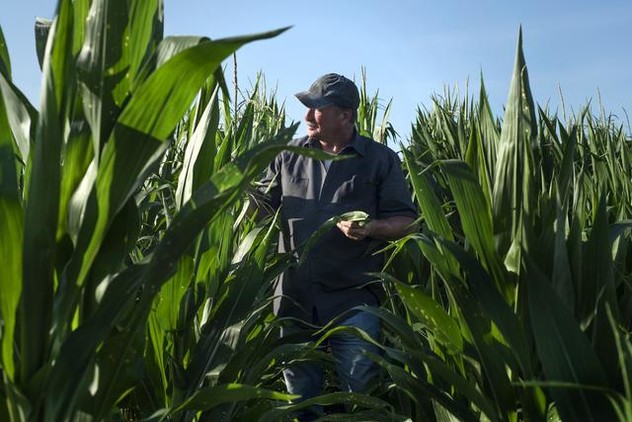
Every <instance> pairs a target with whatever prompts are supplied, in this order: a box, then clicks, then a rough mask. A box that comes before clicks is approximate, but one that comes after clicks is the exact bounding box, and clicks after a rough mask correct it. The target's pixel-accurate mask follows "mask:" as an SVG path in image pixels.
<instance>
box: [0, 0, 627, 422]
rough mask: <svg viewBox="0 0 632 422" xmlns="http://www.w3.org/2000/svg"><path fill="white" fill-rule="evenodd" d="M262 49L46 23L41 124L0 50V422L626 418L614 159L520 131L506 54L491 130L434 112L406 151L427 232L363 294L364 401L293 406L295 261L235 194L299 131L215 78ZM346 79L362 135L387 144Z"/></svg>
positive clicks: (115, 4)
mask: <svg viewBox="0 0 632 422" xmlns="http://www.w3.org/2000/svg"><path fill="white" fill-rule="evenodd" d="M282 31H283V30H277V31H273V32H269V33H264V34H256V35H251V36H243V37H237V38H231V39H223V40H213V41H211V40H209V39H208V38H205V37H164V36H163V16H162V2H161V1H159V0H151V1H147V0H145V1H139V0H92V1H90V0H60V1H59V4H58V8H57V12H56V15H55V18H54V19H53V20H52V21H44V20H39V21H38V22H37V24H36V34H37V37H38V46H39V47H40V48H38V54H39V59H40V63H41V66H42V75H43V76H42V96H41V103H40V105H39V107H38V108H36V107H34V106H33V105H31V104H30V103H29V101H28V100H27V99H26V98H25V96H24V95H23V94H22V93H21V92H20V90H19V88H18V87H16V86H15V85H14V84H13V82H12V78H11V62H10V58H9V54H8V50H7V47H6V44H5V42H4V37H3V36H2V32H1V30H0V236H1V241H0V335H1V353H0V374H2V383H1V387H0V399H1V400H0V420H9V421H27V420H28V421H30V420H38V421H39V420H46V421H49V420H50V421H59V420H82V421H83V420H85V421H90V420H163V419H164V420H183V421H190V420H212V421H216V420H226V421H228V420H244V421H251V420H270V421H272V420H283V419H287V418H290V415H291V412H292V410H294V409H296V408H298V407H300V406H306V405H309V404H310V403H312V402H319V403H322V404H325V405H335V404H340V403H346V404H348V405H351V407H352V412H353V413H352V414H350V415H349V414H347V415H338V416H336V415H330V416H329V418H330V419H336V418H343V419H344V420H389V421H390V420H415V421H426V420H439V421H444V420H454V419H458V420H476V421H478V420H492V421H496V420H498V421H505V420H507V421H514V420H545V419H546V420H556V419H562V420H595V421H602V420H613V419H619V420H632V387H631V385H630V380H631V379H632V341H631V339H630V327H631V326H632V288H631V283H630V274H631V265H632V262H631V259H632V257H631V256H630V255H631V251H630V243H629V242H630V235H629V233H628V232H629V231H628V229H629V228H630V226H631V225H632V218H631V215H630V213H631V212H632V209H631V207H632V202H631V199H632V198H631V196H630V195H631V194H632V190H631V182H630V174H631V172H630V170H631V169H630V165H631V164H630V158H632V157H631V146H630V145H631V140H630V138H629V135H626V133H625V131H624V130H623V128H622V127H621V126H618V124H617V123H616V121H614V120H612V119H610V118H606V117H601V118H596V117H594V116H592V115H591V113H590V111H589V109H586V110H585V111H584V112H582V113H581V114H580V115H579V116H576V117H574V118H572V119H569V120H568V121H563V120H561V119H559V118H558V117H557V116H555V115H551V114H550V113H549V112H547V111H545V110H541V109H536V106H535V104H534V101H533V99H532V98H531V94H530V90H529V82H528V76H527V71H526V65H525V61H524V57H523V53H522V40H521V37H519V41H518V47H517V55H516V64H515V70H514V75H513V79H512V83H511V88H510V93H509V97H508V100H507V104H506V109H505V114H504V117H503V119H502V120H500V119H497V118H495V117H494V116H493V114H492V112H491V110H490V107H489V104H488V102H487V98H486V93H485V90H484V88H482V89H481V93H480V97H479V99H478V101H472V100H470V99H469V98H466V99H464V100H460V99H458V98H452V97H449V96H448V97H446V98H438V97H437V98H435V99H433V107H432V109H431V110H430V111H427V110H422V109H420V110H419V112H418V115H417V119H416V121H415V122H414V124H413V131H412V135H411V138H410V139H408V140H407V142H406V143H405V145H402V146H401V152H402V156H403V165H404V167H405V169H406V172H407V174H408V177H409V180H410V182H411V192H412V194H413V195H414V198H415V200H416V201H417V204H418V205H419V208H420V211H421V223H422V225H421V227H422V228H421V230H420V232H419V233H415V234H413V235H410V236H408V237H406V238H405V239H402V240H400V241H398V242H392V243H391V244H390V245H389V247H388V248H387V249H386V251H385V253H387V254H388V256H389V262H388V264H387V266H386V268H385V269H384V272H382V273H380V274H376V277H377V278H380V279H382V280H383V283H384V286H385V288H386V289H387V292H388V300H387V301H386V303H385V304H384V306H383V307H381V308H379V309H372V310H370V311H371V312H375V313H376V314H378V315H379V316H380V317H381V318H382V320H383V324H384V337H383V338H382V339H380V340H379V342H378V344H379V345H380V347H381V349H382V350H383V352H384V353H383V354H382V355H380V356H374V359H376V360H377V361H378V362H379V363H380V364H381V365H382V366H383V367H384V374H383V377H382V378H381V379H380V382H379V383H377V384H376V385H375V388H374V389H373V390H372V391H371V392H370V394H353V393H343V392H338V391H335V386H334V385H333V384H331V383H329V384H328V387H327V389H326V393H325V394H324V395H323V396H320V397H317V398H314V399H312V400H311V401H308V402H306V403H302V404H293V402H292V401H291V400H292V399H293V398H294V397H292V396H290V395H288V394H286V393H285V392H284V386H283V383H282V379H281V377H280V374H281V371H282V369H283V368H284V367H285V365H287V364H289V363H291V362H292V361H293V360H295V359H317V360H320V361H322V362H323V364H325V365H330V364H331V358H330V357H329V356H328V354H327V353H324V352H323V351H322V350H321V349H319V348H317V345H316V344H311V343H306V344H294V343H288V342H284V341H281V340H279V339H278V336H277V334H278V333H277V331H278V324H279V321H278V320H276V319H275V318H274V317H273V316H272V314H271V307H270V302H271V299H272V285H273V282H274V279H275V277H276V276H277V275H278V274H279V273H280V272H282V271H283V270H284V269H285V268H287V266H289V265H293V264H294V262H293V261H292V258H291V257H289V256H283V255H280V254H278V253H277V252H275V251H276V248H275V241H276V237H277V234H278V232H277V228H276V227H277V225H276V224H275V217H274V216H273V217H271V218H268V219H267V220H265V221H263V222H261V223H256V222H254V221H253V220H251V219H250V218H249V216H248V214H247V213H246V209H247V208H248V199H247V198H248V197H247V195H245V193H246V192H247V190H248V189H249V187H250V186H251V185H252V183H253V182H254V181H255V180H256V179H257V178H258V176H259V175H260V174H261V172H262V170H263V169H264V168H265V167H266V165H267V164H268V163H269V162H270V160H271V159H272V158H273V157H274V156H275V155H276V154H277V153H278V152H279V151H281V150H283V149H287V148H290V147H288V146H287V145H286V144H287V142H288V141H289V140H290V139H291V138H292V137H293V136H294V135H295V131H296V125H289V126H288V125H286V117H285V112H284V108H283V105H281V104H279V103H278V102H277V101H276V99H275V97H274V94H270V95H269V93H268V92H267V90H266V87H265V84H264V81H263V78H259V79H258V80H257V83H256V84H255V85H254V86H253V87H251V88H250V90H249V92H248V93H247V94H245V95H244V96H243V97H242V98H240V99H238V98H234V97H233V98H231V96H230V95H229V91H230V90H229V88H228V87H227V84H226V82H225V80H224V75H223V71H222V68H221V64H222V62H223V61H224V60H225V59H227V58H229V57H231V56H232V55H233V54H234V52H235V51H236V50H237V49H238V48H239V47H240V46H241V45H243V44H245V43H249V42H253V41H257V40H262V39H265V38H269V37H273V36H276V35H277V34H279V33H281V32H282ZM183 75H186V77H183ZM364 76H365V75H364V73H363V78H362V82H363V83H362V84H361V88H362V89H361V91H362V95H361V100H362V101H361V102H362V103H361V106H360V110H359V115H358V128H359V130H360V131H362V133H366V134H372V135H373V136H374V137H375V139H376V140H378V141H380V142H384V143H391V145H392V146H394V145H393V143H394V142H395V141H396V140H397V134H396V132H395V130H394V128H393V127H392V126H391V125H390V123H389V122H388V115H389V112H390V103H389V104H387V106H386V107H385V108H381V105H380V103H379V98H378V96H377V94H375V95H373V96H371V95H368V93H367V92H366V84H365V83H364V81H365V77H364ZM380 113H381V119H380V120H378V118H379V117H380ZM316 158H318V156H316ZM335 330H347V328H344V327H343V328H337V329H335ZM335 330H329V329H328V328H327V327H324V328H323V330H322V337H323V339H325V338H326V337H327V336H329V335H332V334H333V333H334V332H335ZM353 332H354V333H355V334H356V335H358V336H364V335H365V334H364V333H362V332H358V331H353Z"/></svg>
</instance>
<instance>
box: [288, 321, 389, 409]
mask: <svg viewBox="0 0 632 422" xmlns="http://www.w3.org/2000/svg"><path fill="white" fill-rule="evenodd" d="M341 325H345V326H353V327H357V328H360V329H362V330H364V331H365V332H366V333H367V334H368V335H370V336H371V338H373V339H376V340H377V339H379V336H380V319H379V317H377V316H375V315H373V314H370V313H368V312H355V313H354V314H352V315H351V316H349V317H348V318H346V319H343V320H341V321H340V322H338V323H337V324H336V326H341ZM297 330H300V329H298V328H289V329H288V328H284V330H283V333H282V335H287V334H291V333H295V332H296V331H297ZM328 341H329V342H328V344H329V347H330V349H331V353H332V355H333V357H334V360H335V366H336V373H337V375H338V381H339V384H340V390H341V391H350V392H356V393H363V392H365V391H366V390H367V387H368V386H369V383H370V382H371V381H372V380H373V379H374V378H375V377H376V376H377V375H378V374H379V371H380V367H379V365H377V364H376V363H375V362H373V361H372V360H371V359H370V358H369V357H367V356H365V355H364V354H363V352H371V353H375V354H379V353H380V349H379V347H377V346H375V345H373V344H371V343H367V342H366V341H364V340H362V339H360V338H358V337H356V336H354V335H352V334H346V333H344V334H337V335H334V336H331V337H329V339H328ZM283 377H284V378H285V385H286V387H287V389H288V392H289V393H291V394H300V395H301V399H300V400H304V399H308V398H311V397H315V396H318V395H320V394H321V393H322V384H323V368H322V367H321V366H320V365H319V364H317V363H310V362H302V363H297V364H294V365H292V366H290V367H288V368H287V369H285V370H284V371H283ZM310 411H311V413H312V414H315V415H318V414H322V408H321V407H316V408H314V409H310ZM309 419H310V418H309V417H308V416H305V415H304V417H303V418H301V417H300V416H299V420H309Z"/></svg>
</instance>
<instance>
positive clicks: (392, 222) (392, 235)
mask: <svg viewBox="0 0 632 422" xmlns="http://www.w3.org/2000/svg"><path fill="white" fill-rule="evenodd" d="M417 226H418V225H417V223H415V220H414V219H413V218H411V217H404V216H396V217H389V218H383V219H379V220H371V221H369V222H368V223H367V225H366V227H365V228H366V229H367V236H368V237H372V238H374V239H379V240H397V239H401V238H402V237H404V236H406V235H407V234H410V233H414V232H416V231H417V229H418V227H417Z"/></svg>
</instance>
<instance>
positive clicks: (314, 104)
mask: <svg viewBox="0 0 632 422" xmlns="http://www.w3.org/2000/svg"><path fill="white" fill-rule="evenodd" d="M296 98H298V99H299V101H300V102H302V103H303V105H305V106H306V107H308V108H323V107H327V106H330V105H335V106H338V107H342V108H352V109H354V110H355V109H357V108H358V105H360V94H359V93H358V87H356V85H355V84H354V83H353V81H351V80H349V79H347V78H345V77H344V76H342V75H338V74H337V73H327V74H325V75H323V76H321V77H320V78H318V79H316V81H315V82H314V83H313V84H312V86H310V87H309V90H308V91H303V92H299V93H298V94H296Z"/></svg>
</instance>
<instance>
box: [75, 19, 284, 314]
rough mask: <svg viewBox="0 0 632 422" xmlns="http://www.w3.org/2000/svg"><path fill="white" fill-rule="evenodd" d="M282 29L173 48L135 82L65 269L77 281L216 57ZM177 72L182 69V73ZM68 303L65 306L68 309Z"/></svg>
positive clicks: (105, 152)
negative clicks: (170, 54) (172, 53)
mask: <svg viewBox="0 0 632 422" xmlns="http://www.w3.org/2000/svg"><path fill="white" fill-rule="evenodd" d="M281 32H283V30H279V31H273V32H268V33H263V34H258V35H252V36H245V37H240V38H232V39H226V40H219V41H214V42H207V43H203V44H200V45H197V46H195V47H191V48H189V49H186V50H184V51H182V52H180V53H178V54H177V55H176V56H175V57H173V58H172V59H170V60H169V61H168V62H167V63H165V64H164V65H162V66H161V67H160V68H158V69H157V70H156V71H155V72H154V73H153V74H151V76H149V78H148V79H147V80H146V81H145V82H144V83H143V84H142V85H141V86H139V88H138V90H137V91H135V92H134V95H133V96H132V98H131V99H130V101H129V103H128V104H127V105H126V107H125V108H124V110H123V111H122V112H121V115H120V117H119V119H118V121H117V123H116V125H115V127H114V130H113V132H112V134H111V135H110V139H109V141H108V142H107V143H106V145H105V147H104V149H103V154H102V160H101V163H100V165H99V168H98V171H97V176H96V181H95V186H94V189H93V193H92V194H91V199H90V200H89V202H88V206H87V208H86V214H85V217H84V222H83V225H82V229H81V232H80V233H79V238H78V240H77V247H76V252H75V255H76V256H75V257H74V258H73V260H72V261H71V262H70V264H69V268H68V274H69V278H70V279H71V280H76V281H75V282H74V283H75V284H76V285H79V286H80V285H82V284H83V280H84V279H85V277H86V275H87V274H88V271H89V269H90V266H91V263H92V261H93V259H94V257H95V256H96V253H97V251H98V249H99V247H100V244H101V242H102V240H103V236H104V234H105V232H106V230H107V227H108V226H109V224H110V223H111V221H112V219H113V218H114V216H115V215H116V213H118V211H119V210H120V208H121V207H122V205H123V204H124V203H125V202H126V201H127V199H128V198H129V197H130V196H131V195H132V194H133V193H134V192H135V190H136V188H137V187H138V186H139V185H140V183H142V181H143V180H144V176H145V175H146V174H147V173H148V172H149V171H150V170H151V165H152V164H154V163H155V162H156V161H157V159H158V158H159V157H160V156H161V155H162V153H163V152H164V150H165V148H166V147H167V143H166V142H165V140H166V139H167V138H168V137H169V135H170V134H171V133H172V132H173V130H174V128H175V125H176V124H177V123H178V121H179V120H180V119H181V117H182V116H183V114H184V113H185V112H186V110H187V109H188V107H189V106H190V104H191V103H192V101H193V99H194V97H195V95H196V94H197V92H198V90H199V89H200V88H201V87H202V85H203V84H204V82H205V81H206V79H207V78H208V77H209V75H211V74H212V73H213V72H214V71H215V69H216V68H217V67H218V66H219V64H220V63H221V61H222V60H223V59H224V58H226V57H227V56H229V55H230V54H231V53H232V52H233V51H234V50H236V49H237V48H239V47H240V46H241V45H243V44H245V43H247V42H250V41H255V40H259V39H264V38H269V37H273V36H276V35H278V34H279V33H281ZM182 75H187V77H186V78H183V77H182ZM70 311H71V310H70V309H66V310H64V312H66V313H68V312H70Z"/></svg>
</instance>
